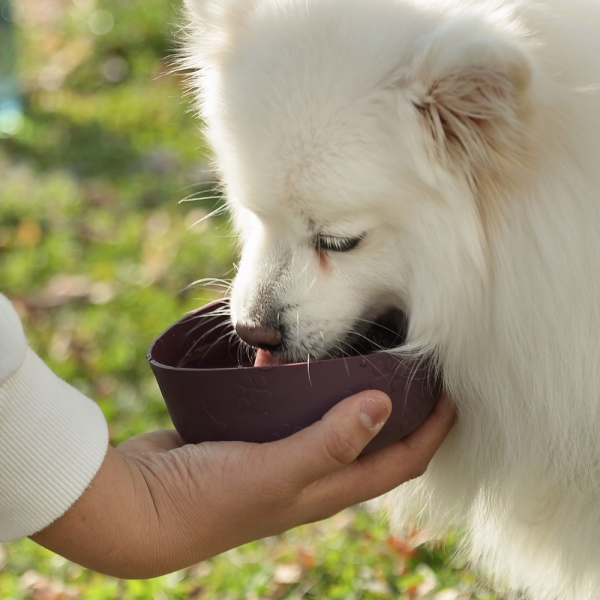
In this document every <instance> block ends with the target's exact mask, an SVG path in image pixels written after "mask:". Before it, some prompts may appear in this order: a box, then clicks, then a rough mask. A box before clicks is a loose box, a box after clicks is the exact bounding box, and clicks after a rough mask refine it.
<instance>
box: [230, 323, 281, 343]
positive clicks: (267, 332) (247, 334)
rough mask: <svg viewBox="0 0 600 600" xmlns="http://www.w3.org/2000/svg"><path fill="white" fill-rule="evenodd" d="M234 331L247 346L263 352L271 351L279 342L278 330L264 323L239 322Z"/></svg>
mask: <svg viewBox="0 0 600 600" xmlns="http://www.w3.org/2000/svg"><path fill="white" fill-rule="evenodd" d="M235 331H236V333H237V334H238V335H239V336H240V337H241V338H242V339H243V340H244V341H245V342H246V343H247V344H250V345H251V346H254V347H255V348H262V349H263V350H271V349H272V348H275V346H278V345H279V343H280V342H281V332H280V331H279V329H277V327H274V326H273V325H268V324H266V323H258V324H257V323H252V322H249V321H242V320H240V321H238V322H237V323H236V326H235Z"/></svg>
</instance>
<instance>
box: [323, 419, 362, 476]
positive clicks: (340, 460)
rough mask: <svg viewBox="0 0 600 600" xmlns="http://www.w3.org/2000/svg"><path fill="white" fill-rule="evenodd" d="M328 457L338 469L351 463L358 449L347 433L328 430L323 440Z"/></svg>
mask: <svg viewBox="0 0 600 600" xmlns="http://www.w3.org/2000/svg"><path fill="white" fill-rule="evenodd" d="M324 444H325V450H326V452H327V454H328V456H329V457H330V458H331V459H333V461H334V462H335V463H337V464H338V465H339V466H340V467H342V466H346V465H347V464H349V463H351V462H352V461H353V460H354V459H355V458H356V457H357V456H358V454H359V452H360V448H359V447H358V444H357V443H356V440H355V439H353V436H352V435H351V433H350V432H349V431H339V430H337V429H333V428H331V429H329V430H328V431H327V432H326V434H325V438H324Z"/></svg>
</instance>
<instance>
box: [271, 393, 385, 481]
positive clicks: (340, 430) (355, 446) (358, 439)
mask: <svg viewBox="0 0 600 600" xmlns="http://www.w3.org/2000/svg"><path fill="white" fill-rule="evenodd" d="M391 412H392V403H391V401H390V399H389V397H388V396H387V395H386V394H384V393H383V392H380V391H377V390H369V391H366V392H361V393H359V394H356V395H354V396H351V397H350V398H346V399H345V400H342V401H341V402H339V403H338V404H336V405H335V406H334V407H333V408H332V409H331V410H330V411H329V412H328V413H326V414H325V415H324V416H323V418H322V419H321V420H320V421H317V422H316V423H314V424H313V425H311V426H310V427H307V428H306V429H303V430H302V431H300V432H298V433H296V434H294V435H292V436H290V437H289V438H286V439H285V440H281V441H279V442H275V443H272V444H267V446H269V447H270V449H271V450H272V452H273V457H272V460H273V463H274V464H276V463H281V465H278V466H280V467H281V469H282V470H284V472H287V474H288V478H293V480H294V483H295V484H296V485H299V486H300V488H301V489H302V488H304V487H306V486H307V485H309V484H310V483H312V482H313V481H317V480H318V479H321V478H322V477H325V476H326V475H329V474H330V473H333V472H334V471H337V470H339V469H341V468H343V467H345V466H346V465H348V464H350V463H351V462H352V461H353V460H355V459H356V458H357V457H358V455H359V454H360V453H361V452H362V450H363V449H364V447H365V446H366V445H367V444H368V443H369V442H370V441H371V440H372V439H373V438H374V437H375V436H376V435H377V433H378V432H379V430H380V429H381V428H382V427H383V425H384V423H385V422H386V421H387V419H388V417H389V416H390V413H391ZM277 472H280V471H279V469H277Z"/></svg>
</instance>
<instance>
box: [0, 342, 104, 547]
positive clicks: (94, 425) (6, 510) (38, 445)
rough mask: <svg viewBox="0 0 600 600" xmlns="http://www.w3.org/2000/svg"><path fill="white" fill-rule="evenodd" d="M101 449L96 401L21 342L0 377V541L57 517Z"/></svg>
mask: <svg viewBox="0 0 600 600" xmlns="http://www.w3.org/2000/svg"><path fill="white" fill-rule="evenodd" d="M107 448H108V428H107V425H106V420H105V419H104V415H103V414H102V411H101V410H100V408H99V406H98V405H97V404H96V403H95V402H93V401H92V400H90V399H89V398H87V397H86V396H84V395H83V394H81V393H80V392H79V391H77V390H76V389H75V388H73V387H72V386H70V385H69V384H67V383H66V382H65V381H63V380H62V379H60V378H59V377H57V376H56V375H55V374H54V373H53V372H52V371H51V370H50V369H49V368H48V367H47V366H46V365H45V364H44V363H43V362H42V360H41V359H40V358H39V357H38V356H37V355H36V354H35V353H34V352H33V351H32V350H31V349H27V351H26V355H25V358H24V361H23V362H22V364H21V366H20V368H19V369H18V370H17V371H15V372H14V373H13V374H12V375H10V376H9V377H8V378H7V379H6V380H5V381H4V382H3V383H1V384H0V541H3V542H4V541H10V540H14V539H17V538H21V537H26V536H28V535H31V534H33V533H36V532H38V531H40V530H42V529H44V528H45V527H46V526H48V525H49V524H50V523H52V522H53V521H55V520H56V519H58V518H59V517H60V516H62V515H63V514H64V513H65V512H66V511H67V510H68V509H69V508H70V506H71V505H72V504H73V503H74V502H75V501H76V500H77V499H78V498H79V496H81V494H82V493H83V492H84V491H85V489H86V487H87V486H88V485H89V483H90V482H91V480H92V479H93V477H94V475H95V474H96V473H97V472H98V470H99V468H100V466H101V464H102V462H103V460H104V457H105V455H106V451H107Z"/></svg>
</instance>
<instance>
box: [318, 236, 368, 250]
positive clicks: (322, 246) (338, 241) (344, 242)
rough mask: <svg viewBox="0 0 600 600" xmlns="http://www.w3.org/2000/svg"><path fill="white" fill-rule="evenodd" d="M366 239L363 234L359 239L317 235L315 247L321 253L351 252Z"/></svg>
mask: <svg viewBox="0 0 600 600" xmlns="http://www.w3.org/2000/svg"><path fill="white" fill-rule="evenodd" d="M364 237H365V234H364V233H362V234H361V235H359V236H358V237H352V238H346V237H337V236H334V235H317V237H316V240H315V247H316V248H317V250H319V251H328V252H350V250H354V249H355V248H356V247H357V246H358V245H359V244H360V242H361V241H362V240H363V238H364Z"/></svg>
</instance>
